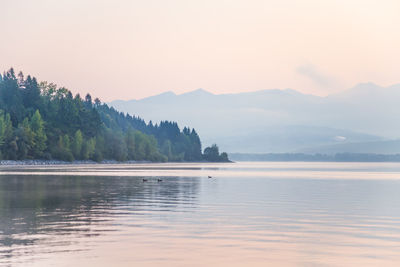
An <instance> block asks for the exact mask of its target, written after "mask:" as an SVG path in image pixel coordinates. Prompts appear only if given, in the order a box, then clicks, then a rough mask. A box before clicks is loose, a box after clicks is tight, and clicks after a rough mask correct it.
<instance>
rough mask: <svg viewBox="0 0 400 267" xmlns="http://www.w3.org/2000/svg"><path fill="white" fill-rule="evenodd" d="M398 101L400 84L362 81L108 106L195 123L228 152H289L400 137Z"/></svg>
mask: <svg viewBox="0 0 400 267" xmlns="http://www.w3.org/2000/svg"><path fill="white" fill-rule="evenodd" d="M399 102H400V84H397V85H392V86H389V87H381V86H378V85H376V84H373V83H362V84H359V85H357V86H355V87H353V88H351V89H348V90H346V91H343V92H340V93H337V94H332V95H329V96H327V97H320V96H315V95H309V94H303V93H301V92H298V91H296V90H293V89H284V90H279V89H271V90H261V91H254V92H245V93H234V94H213V93H210V92H208V91H206V90H204V89H198V90H195V91H191V92H188V93H184V94H175V93H173V92H166V93H163V94H159V95H156V96H151V97H147V98H144V99H140V100H128V101H122V100H117V101H113V102H111V103H110V105H111V106H113V107H115V108H116V109H117V110H120V111H123V112H127V113H130V114H134V115H137V116H140V117H143V118H145V119H146V120H152V121H153V123H155V122H159V121H161V120H163V119H164V118H170V119H173V120H175V121H178V122H179V124H180V125H192V126H193V127H195V128H196V129H198V132H199V133H200V134H201V135H202V136H203V140H204V143H205V145H209V144H211V143H214V142H216V143H218V144H219V145H220V147H221V149H223V150H226V151H228V152H243V153H270V152H271V153H286V152H297V151H315V149H318V148H320V149H322V148H323V147H326V146H336V145H339V147H340V148H342V149H344V150H346V148H345V147H346V145H347V144H348V145H350V144H352V143H369V142H381V141H387V140H390V139H397V138H399V137H400V123H396V122H397V121H398V118H400V105H399ZM339 152H340V151H339ZM354 152H355V153H357V152H358V151H354ZM398 152H400V148H399V151H398ZM371 153H373V151H372V152H371Z"/></svg>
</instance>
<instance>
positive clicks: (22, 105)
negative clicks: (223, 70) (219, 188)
mask: <svg viewBox="0 0 400 267" xmlns="http://www.w3.org/2000/svg"><path fill="white" fill-rule="evenodd" d="M0 158H1V159H8V160H22V159H59V160H67V161H72V160H74V159H76V160H88V159H91V160H96V161H102V160H103V159H111V160H118V161H125V160H137V161H144V160H145V161H204V160H206V161H228V157H227V154H226V153H221V154H220V153H219V149H218V147H217V146H216V145H214V146H211V147H208V148H206V149H205V150H204V154H203V153H202V145H201V141H200V137H199V135H198V134H197V132H196V130H195V129H190V128H188V127H185V128H183V130H181V129H180V128H179V126H178V124H177V123H176V122H172V121H165V120H163V121H161V122H159V123H157V124H155V125H153V124H152V123H151V122H150V123H146V122H145V121H144V120H143V119H141V118H140V117H136V116H131V115H129V114H124V113H122V112H119V111H117V110H116V109H114V108H112V107H109V106H108V105H107V104H105V103H101V101H100V100H99V99H97V98H96V99H95V100H92V97H91V95H90V94H87V95H86V96H85V98H84V99H83V98H81V96H80V95H79V94H77V95H75V96H73V95H72V93H71V92H70V91H69V90H67V89H66V88H63V87H61V88H57V86H56V85H55V84H52V83H47V82H41V83H38V82H37V80H36V78H34V77H31V76H27V77H26V78H25V77H24V75H23V74H22V72H20V73H19V74H18V75H17V76H16V75H15V73H14V70H13V69H10V70H9V71H7V72H5V73H4V74H3V75H0Z"/></svg>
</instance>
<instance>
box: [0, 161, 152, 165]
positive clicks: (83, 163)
mask: <svg viewBox="0 0 400 267" xmlns="http://www.w3.org/2000/svg"><path fill="white" fill-rule="evenodd" d="M140 163H153V162H151V161H133V160H130V161H116V160H103V161H101V162H97V161H93V160H74V161H62V160H40V159H29V160H0V166H50V165H85V164H93V165H100V164H109V165H116V164H140Z"/></svg>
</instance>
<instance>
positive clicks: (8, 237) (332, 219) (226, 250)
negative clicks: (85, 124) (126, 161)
mask: <svg viewBox="0 0 400 267" xmlns="http://www.w3.org/2000/svg"><path fill="white" fill-rule="evenodd" d="M209 175H211V176H212V178H210V179H209V178H208V176H209ZM158 178H161V179H162V180H163V181H161V182H158V181H157V179H158ZM143 179H147V180H148V181H147V182H143ZM399 265H400V164H398V163H299V162H287V163H279V162H273V163H271V162H268V163H267V162H264V163H232V164H230V163H229V164H136V165H78V166H76V165H75V166H74V165H71V166H46V167H32V166H31V167H29V166H25V167H5V166H3V167H0V266H24V267H25V266H40V267H43V266H44V267H46V266H85V267H86V266H96V267H102V266H385V267H386V266H399Z"/></svg>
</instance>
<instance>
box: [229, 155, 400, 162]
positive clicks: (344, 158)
mask: <svg viewBox="0 0 400 267" xmlns="http://www.w3.org/2000/svg"><path fill="white" fill-rule="evenodd" d="M230 157H231V159H232V160H235V161H306V162H400V154H391V155H389V154H369V153H337V154H332V155H330V154H329V155H328V154H303V153H268V154H247V153H232V154H230Z"/></svg>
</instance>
